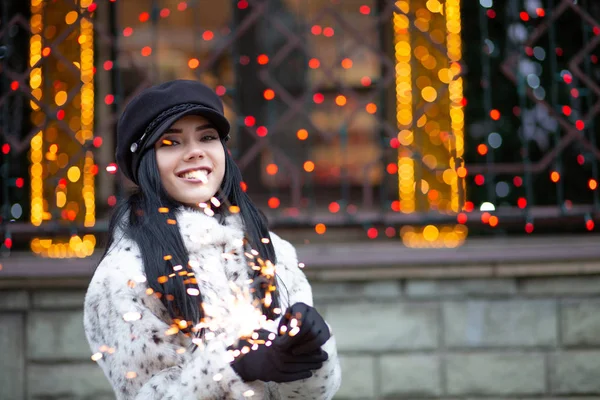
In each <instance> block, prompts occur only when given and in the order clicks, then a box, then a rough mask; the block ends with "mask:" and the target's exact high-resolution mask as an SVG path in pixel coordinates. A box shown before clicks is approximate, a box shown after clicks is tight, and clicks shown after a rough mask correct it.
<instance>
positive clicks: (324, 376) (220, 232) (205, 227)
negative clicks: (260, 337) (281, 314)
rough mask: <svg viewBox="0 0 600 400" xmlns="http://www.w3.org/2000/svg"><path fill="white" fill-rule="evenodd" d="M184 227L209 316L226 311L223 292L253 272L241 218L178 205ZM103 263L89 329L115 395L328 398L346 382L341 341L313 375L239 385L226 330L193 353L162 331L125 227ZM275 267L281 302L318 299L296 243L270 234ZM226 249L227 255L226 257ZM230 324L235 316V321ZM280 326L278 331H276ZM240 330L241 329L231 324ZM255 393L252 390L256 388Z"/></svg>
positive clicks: (90, 297)
mask: <svg viewBox="0 0 600 400" xmlns="http://www.w3.org/2000/svg"><path fill="white" fill-rule="evenodd" d="M177 221H178V226H179V229H180V232H181V235H182V237H183V240H184V243H185V245H186V247H187V249H188V252H189V256H190V260H191V261H196V262H195V263H192V265H193V266H194V272H195V274H196V277H197V280H198V286H199V288H200V291H201V293H202V295H203V301H204V304H205V312H206V313H207V316H208V317H210V314H215V315H216V314H218V315H219V317H220V318H227V317H229V316H230V310H229V308H228V306H227V304H226V303H225V302H224V300H223V299H224V297H225V296H226V295H227V294H231V292H232V289H231V287H230V284H229V282H230V281H232V282H234V283H235V284H236V285H238V286H239V287H247V285H248V282H247V280H248V279H249V271H248V266H247V263H246V258H245V256H244V250H243V248H242V246H241V243H242V242H241V240H242V238H243V230H242V228H243V227H242V223H241V219H240V218H239V217H238V216H230V217H228V218H227V219H226V222H225V224H224V225H222V224H219V223H218V222H217V220H216V219H215V218H212V217H209V216H207V215H205V214H204V213H202V212H198V211H191V210H179V211H178V213H177ZM117 235H119V236H121V237H120V238H119V237H117V239H116V240H115V243H114V244H113V246H112V248H111V249H110V252H109V253H108V255H107V256H106V257H105V258H104V260H103V261H102V262H101V263H100V265H99V266H98V268H97V270H96V272H95V274H94V276H93V278H92V281H91V283H90V286H89V288H88V292H87V295H86V298H85V306H84V326H85V333H86V337H87V339H88V342H89V344H90V347H91V350H92V352H93V353H100V354H102V358H100V359H99V360H98V365H100V367H101V368H102V370H103V371H104V373H105V375H106V377H107V378H108V380H109V381H110V383H111V385H112V387H113V389H114V391H115V394H116V396H117V399H118V400H125V399H140V400H141V399H144V400H151V399H163V400H164V399H186V400H187V399H245V398H248V397H245V396H247V395H248V394H249V393H252V392H253V393H254V395H253V396H252V397H250V398H252V399H269V400H279V399H299V400H302V399H330V398H332V397H333V395H334V394H335V393H336V391H337V390H338V388H339V386H340V382H341V371H340V366H339V361H338V357H337V352H336V345H335V339H334V337H333V335H332V337H331V339H329V341H328V342H327V343H326V344H325V345H324V346H323V349H324V350H325V351H327V353H328V354H329V360H328V361H326V362H325V363H324V365H323V367H322V368H320V369H319V370H317V371H313V376H312V377H311V378H308V379H304V380H301V381H296V382H290V383H282V384H276V383H273V382H269V383H264V382H261V381H255V382H250V383H245V382H243V381H242V380H241V379H240V377H239V376H238V375H237V374H236V373H235V371H234V370H233V369H232V368H231V367H230V365H229V361H228V360H227V359H226V347H227V345H228V344H230V342H231V341H232V340H234V339H233V338H231V337H229V336H228V333H227V332H221V333H220V334H219V335H218V336H217V339H213V340H208V341H205V343H204V345H203V346H202V347H198V349H196V351H191V349H192V348H193V346H194V345H193V344H192V343H191V339H190V338H188V337H186V336H184V335H183V334H181V333H177V334H170V335H169V334H166V333H167V330H168V329H169V327H170V324H171V322H170V318H169V316H168V314H167V311H166V309H165V308H164V306H163V304H162V303H161V301H160V300H159V299H157V298H156V297H155V296H153V295H148V294H147V292H146V290H147V289H148V286H147V285H146V283H145V278H144V270H143V266H142V260H141V257H140V254H139V250H138V248H137V246H136V244H135V243H134V242H132V241H131V240H129V239H127V238H125V237H122V235H120V234H119V233H117ZM271 239H272V241H273V245H274V247H275V251H276V254H277V259H278V263H277V266H276V270H277V274H278V276H279V279H280V282H282V283H283V285H282V286H281V290H280V293H281V297H280V299H281V306H282V309H284V310H285V308H286V307H287V306H289V305H290V304H293V303H296V302H304V303H306V304H309V305H312V304H313V302H312V291H311V287H310V285H309V283H308V281H307V279H306V276H305V275H304V273H303V272H302V271H301V269H300V268H299V267H298V260H297V256H296V251H295V249H294V247H293V246H292V245H291V244H290V243H288V242H286V241H285V240H283V239H281V238H279V237H278V236H277V235H275V234H273V233H272V234H271ZM223 254H226V256H223ZM230 321H231V326H233V327H235V324H236V320H235V318H231V320H230ZM273 330H274V329H273ZM233 331H235V329H234V330H233ZM250 391H251V392H250Z"/></svg>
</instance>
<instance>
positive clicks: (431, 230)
mask: <svg viewBox="0 0 600 400" xmlns="http://www.w3.org/2000/svg"><path fill="white" fill-rule="evenodd" d="M439 235H440V231H439V230H438V228H437V227H436V226H435V225H427V226H426V227H425V228H423V237H424V238H425V240H427V241H429V242H433V241H434V240H437V238H438V236H439Z"/></svg>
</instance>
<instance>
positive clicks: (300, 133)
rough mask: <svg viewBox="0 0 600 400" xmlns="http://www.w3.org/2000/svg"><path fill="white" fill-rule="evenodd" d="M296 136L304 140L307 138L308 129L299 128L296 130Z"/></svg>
mask: <svg viewBox="0 0 600 400" xmlns="http://www.w3.org/2000/svg"><path fill="white" fill-rule="evenodd" d="M296 136H297V137H298V139H299V140H306V139H308V131H307V130H306V129H299V130H298V132H296Z"/></svg>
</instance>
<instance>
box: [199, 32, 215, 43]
mask: <svg viewBox="0 0 600 400" xmlns="http://www.w3.org/2000/svg"><path fill="white" fill-rule="evenodd" d="M214 37H215V34H214V33H213V32H212V31H204V33H203V34H202V39H204V40H206V41H209V40H212V39H213V38H214Z"/></svg>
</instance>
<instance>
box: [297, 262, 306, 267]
mask: <svg viewBox="0 0 600 400" xmlns="http://www.w3.org/2000/svg"><path fill="white" fill-rule="evenodd" d="M304 267H306V265H304V263H298V268H304Z"/></svg>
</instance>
